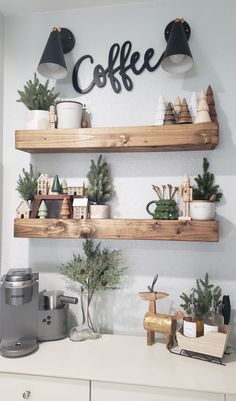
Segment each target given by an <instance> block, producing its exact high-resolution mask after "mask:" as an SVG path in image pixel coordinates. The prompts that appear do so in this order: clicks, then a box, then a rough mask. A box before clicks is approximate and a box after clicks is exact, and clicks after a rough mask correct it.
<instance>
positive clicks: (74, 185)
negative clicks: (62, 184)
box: [67, 179, 85, 196]
mask: <svg viewBox="0 0 236 401" xmlns="http://www.w3.org/2000/svg"><path fill="white" fill-rule="evenodd" d="M84 190H85V187H84V182H83V180H79V181H78V180H76V181H75V180H70V179H69V180H67V195H71V196H84V195H85V193H84V192H85V191H84Z"/></svg>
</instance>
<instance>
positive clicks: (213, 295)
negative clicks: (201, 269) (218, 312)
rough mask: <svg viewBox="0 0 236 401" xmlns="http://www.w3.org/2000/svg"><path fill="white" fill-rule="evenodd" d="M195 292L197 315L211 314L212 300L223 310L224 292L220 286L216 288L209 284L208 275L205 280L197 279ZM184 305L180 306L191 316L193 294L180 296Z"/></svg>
mask: <svg viewBox="0 0 236 401" xmlns="http://www.w3.org/2000/svg"><path fill="white" fill-rule="evenodd" d="M193 291H194V307H195V310H196V314H200V315H204V314H206V313H208V312H209V310H210V307H211V305H212V300H214V304H215V306H217V307H219V309H221V308H222V291H221V288H220V287H219V286H216V287H215V286H214V285H213V284H210V282H209V275H208V273H206V274H205V277H204V279H196V288H193ZM180 298H181V299H182V301H183V303H182V304H181V305H180V306H181V307H182V308H183V309H184V311H185V312H186V313H187V314H188V315H190V312H191V311H190V305H191V303H192V301H193V300H192V297H191V294H190V295H188V294H186V293H185V292H183V293H182V294H181V295H180Z"/></svg>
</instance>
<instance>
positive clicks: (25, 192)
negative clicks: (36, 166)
mask: <svg viewBox="0 0 236 401" xmlns="http://www.w3.org/2000/svg"><path fill="white" fill-rule="evenodd" d="M22 171H23V175H22V176H21V175H20V174H19V178H18V181H17V187H16V190H17V191H18V192H19V194H20V196H21V197H22V198H23V199H25V200H26V201H28V200H33V199H34V195H35V194H36V192H37V179H38V177H39V175H40V174H37V175H34V171H33V166H32V164H30V169H29V171H26V170H25V169H24V168H23V170H22Z"/></svg>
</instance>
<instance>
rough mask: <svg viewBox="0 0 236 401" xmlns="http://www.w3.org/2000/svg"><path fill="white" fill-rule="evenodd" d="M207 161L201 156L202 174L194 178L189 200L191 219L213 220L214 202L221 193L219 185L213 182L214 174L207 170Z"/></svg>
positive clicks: (220, 196) (218, 198)
mask: <svg viewBox="0 0 236 401" xmlns="http://www.w3.org/2000/svg"><path fill="white" fill-rule="evenodd" d="M209 165H210V164H209V162H208V160H207V159H206V158H205V157H204V158H203V175H200V174H198V176H197V177H195V178H194V180H195V182H196V184H197V185H196V186H195V187H193V200H192V202H190V216H191V218H192V219H193V220H213V219H214V216H215V202H218V201H220V199H221V198H222V196H223V194H222V192H220V190H219V185H216V184H215V183H214V181H215V176H214V174H212V173H210V172H209Z"/></svg>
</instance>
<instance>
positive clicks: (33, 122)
mask: <svg viewBox="0 0 236 401" xmlns="http://www.w3.org/2000/svg"><path fill="white" fill-rule="evenodd" d="M25 128H26V129H47V128H50V122H49V111H47V110H27V112H26V115H25Z"/></svg>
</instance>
